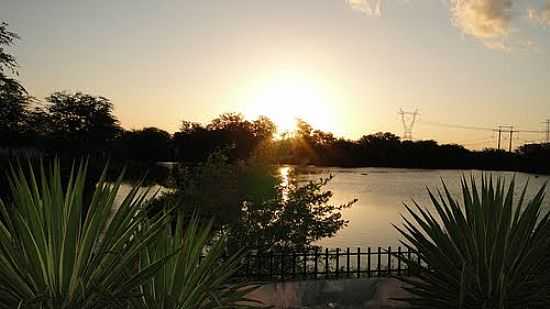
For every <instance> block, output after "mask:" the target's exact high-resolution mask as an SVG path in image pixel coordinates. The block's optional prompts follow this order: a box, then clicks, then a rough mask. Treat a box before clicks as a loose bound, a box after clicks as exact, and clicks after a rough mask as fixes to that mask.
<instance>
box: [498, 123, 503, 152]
mask: <svg viewBox="0 0 550 309" xmlns="http://www.w3.org/2000/svg"><path fill="white" fill-rule="evenodd" d="M501 136H502V127H500V126H499V127H498V142H497V149H498V150H500V137H501Z"/></svg>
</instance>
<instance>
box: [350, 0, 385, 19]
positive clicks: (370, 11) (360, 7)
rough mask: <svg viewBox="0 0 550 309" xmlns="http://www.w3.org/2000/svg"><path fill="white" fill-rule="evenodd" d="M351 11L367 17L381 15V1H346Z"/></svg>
mask: <svg viewBox="0 0 550 309" xmlns="http://www.w3.org/2000/svg"><path fill="white" fill-rule="evenodd" d="M346 2H347V3H348V4H349V5H350V6H351V8H352V9H354V10H357V11H359V12H362V13H365V14H367V15H374V16H381V15H382V0H346Z"/></svg>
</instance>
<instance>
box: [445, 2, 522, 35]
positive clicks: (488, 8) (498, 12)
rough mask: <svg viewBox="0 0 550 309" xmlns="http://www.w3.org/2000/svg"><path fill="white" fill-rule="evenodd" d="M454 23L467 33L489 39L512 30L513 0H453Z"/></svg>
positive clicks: (452, 13)
mask: <svg viewBox="0 0 550 309" xmlns="http://www.w3.org/2000/svg"><path fill="white" fill-rule="evenodd" d="M450 5H451V16H452V21H453V23H454V24H455V25H456V26H457V27H458V28H459V29H460V30H462V32H464V33H465V34H468V35H471V36H473V37H476V38H479V39H482V40H487V39H499V38H502V37H505V36H506V35H508V33H509V32H510V24H511V20H512V6H513V3H512V0H451V2H450Z"/></svg>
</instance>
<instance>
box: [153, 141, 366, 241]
mask: <svg viewBox="0 0 550 309" xmlns="http://www.w3.org/2000/svg"><path fill="white" fill-rule="evenodd" d="M177 171H178V173H177V174H176V188H175V189H176V190H174V191H172V192H167V193H165V194H163V195H162V196H160V197H159V198H158V200H157V201H155V202H154V203H153V204H152V207H153V209H155V210H157V211H158V209H159V207H162V205H167V204H170V203H171V202H175V203H178V205H179V207H178V208H179V209H180V210H182V211H183V213H187V214H190V213H198V214H199V215H200V216H201V217H202V218H203V219H204V221H206V222H208V221H210V220H214V222H215V223H216V225H217V227H218V228H219V229H220V230H221V231H222V233H223V235H224V236H225V237H226V239H227V242H228V246H227V247H228V249H229V250H235V249H237V248H243V247H249V248H251V249H255V250H258V251H261V252H266V251H269V250H297V251H301V250H307V249H310V248H312V244H313V242H315V241H317V240H319V239H321V238H324V237H330V236H334V234H335V233H336V232H338V231H339V230H341V229H342V228H343V227H344V226H345V225H346V223H347V221H345V220H344V219H343V218H342V215H341V211H342V210H343V209H344V208H346V207H350V206H351V205H352V204H353V203H354V202H355V200H354V201H351V202H349V203H345V204H341V205H333V204H332V203H331V197H332V192H331V191H329V190H326V189H325V185H326V184H327V183H328V182H329V181H330V178H328V179H321V180H319V181H313V182H308V183H305V184H304V183H299V182H297V181H295V180H290V181H289V182H288V183H286V182H284V181H283V179H282V178H281V177H279V176H278V175H277V170H276V169H275V168H274V167H273V166H272V165H269V164H265V162H261V161H247V162H238V163H232V162H230V161H229V159H228V157H227V156H225V155H224V154H223V152H216V153H214V154H212V155H211V156H210V157H209V159H208V160H207V161H206V162H203V163H200V164H198V165H197V166H186V165H180V166H178V169H177ZM153 212H154V211H153Z"/></svg>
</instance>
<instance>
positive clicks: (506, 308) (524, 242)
mask: <svg viewBox="0 0 550 309" xmlns="http://www.w3.org/2000/svg"><path fill="white" fill-rule="evenodd" d="M526 190H527V185H525V187H524V188H523V190H522V191H521V194H520V195H519V197H518V196H516V195H515V184H514V181H513V180H512V181H511V183H510V184H509V185H508V186H507V185H506V183H505V182H504V181H503V180H502V179H498V180H497V181H496V182H494V181H493V179H492V177H483V178H482V180H481V188H479V184H477V183H476V181H475V180H474V179H473V177H472V179H471V181H470V182H469V183H468V181H467V180H466V179H462V198H463V204H460V203H459V201H458V200H457V199H455V198H454V197H453V196H451V194H450V193H449V190H448V189H447V187H446V186H445V184H443V192H440V191H438V192H437V193H438V194H437V195H435V194H433V193H432V192H429V195H430V198H431V200H432V203H433V205H434V207H435V210H436V215H437V217H436V216H435V215H434V214H432V213H430V211H428V210H425V209H422V208H420V206H418V205H417V204H416V203H415V205H416V210H413V209H411V208H409V207H408V206H406V205H405V206H406V208H407V211H408V214H409V215H410V216H412V218H413V220H408V219H406V218H405V217H404V218H403V220H404V228H398V230H399V231H400V232H401V234H402V235H403V236H404V237H405V238H406V240H407V241H408V243H404V244H405V245H407V246H409V248H410V249H413V250H417V251H419V253H420V257H421V259H422V260H423V261H425V262H426V264H427V266H423V267H420V271H419V272H418V275H417V277H415V278H405V279H403V280H404V281H405V282H406V283H407V284H408V285H409V287H408V288H407V290H408V291H409V292H410V293H411V294H412V297H411V298H409V299H407V302H408V303H409V304H411V305H412V307H413V308H424V309H429V308H461V309H470V308H472V309H474V308H475V309H479V308H483V309H512V308H529V309H531V308H548V307H549V306H550V268H549V267H548V265H549V263H550V255H549V252H550V218H549V214H545V215H543V214H542V205H543V199H544V190H545V186H543V187H542V188H541V189H540V190H539V191H538V193H537V194H536V195H535V196H534V197H533V198H532V199H531V200H530V201H529V202H527V203H526V204H525V203H524V201H525V192H526ZM405 262H406V263H407V264H408V266H409V267H411V268H415V267H417V265H416V263H417V261H416V260H407V259H405Z"/></svg>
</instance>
